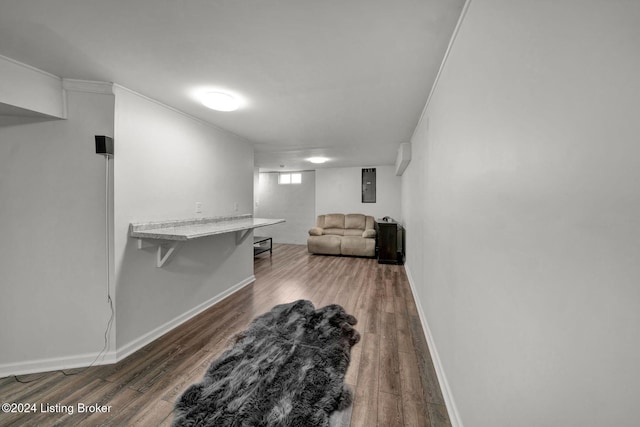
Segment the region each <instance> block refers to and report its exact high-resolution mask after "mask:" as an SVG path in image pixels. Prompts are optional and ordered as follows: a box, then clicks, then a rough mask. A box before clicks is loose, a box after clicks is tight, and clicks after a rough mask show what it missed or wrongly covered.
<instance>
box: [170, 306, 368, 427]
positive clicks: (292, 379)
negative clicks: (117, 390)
mask: <svg viewBox="0 0 640 427" xmlns="http://www.w3.org/2000/svg"><path fill="white" fill-rule="evenodd" d="M355 324H356V318H355V317H353V316H352V315H350V314H347V313H346V312H345V311H344V309H343V308H342V307H341V306H339V305H329V306H326V307H322V308H319V309H317V310H316V309H315V308H314V306H313V304H312V303H311V302H310V301H306V300H298V301H295V302H292V303H289V304H281V305H277V306H275V307H274V308H273V309H272V310H271V311H269V312H267V313H265V314H263V315H261V316H259V317H257V318H256V319H254V321H253V322H252V323H251V325H250V326H249V328H248V329H247V330H246V331H244V332H242V333H240V334H239V335H238V336H237V337H236V342H235V344H234V346H233V347H232V348H230V349H228V350H226V351H225V352H224V353H223V354H222V356H221V357H220V358H219V359H217V360H215V361H214V362H213V363H212V364H211V366H210V367H209V369H208V370H207V372H206V374H205V376H204V378H203V380H202V382H200V383H198V384H193V385H191V386H190V387H189V388H187V390H185V392H184V393H183V394H182V396H180V398H179V399H178V401H177V402H176V406H175V412H174V414H175V418H174V421H173V426H174V427H178V426H238V427H239V426H273V427H275V426H296V427H298V426H314V427H315V426H328V425H329V417H330V415H331V413H332V412H334V411H336V410H342V409H345V408H347V407H349V405H351V401H352V394H351V391H350V390H349V388H348V387H347V386H346V385H345V383H344V376H345V373H346V371H347V368H348V367H349V361H350V358H351V347H352V346H353V345H355V344H356V343H357V342H358V341H359V340H360V334H359V333H358V332H357V331H356V330H355V329H353V327H352V325H355Z"/></svg>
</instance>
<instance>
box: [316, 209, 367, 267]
mask: <svg viewBox="0 0 640 427" xmlns="http://www.w3.org/2000/svg"><path fill="white" fill-rule="evenodd" d="M307 249H308V251H309V252H310V253H314V254H325V255H353V256H366V257H372V256H375V254H376V230H375V220H374V219H373V217H372V216H368V215H362V214H347V215H345V214H327V215H318V219H317V221H316V226H315V227H313V228H312V229H310V230H309V238H308V239H307Z"/></svg>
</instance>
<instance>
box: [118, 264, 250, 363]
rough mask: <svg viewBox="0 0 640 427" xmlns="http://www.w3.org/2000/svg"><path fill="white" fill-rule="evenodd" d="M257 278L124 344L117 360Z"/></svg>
mask: <svg viewBox="0 0 640 427" xmlns="http://www.w3.org/2000/svg"><path fill="white" fill-rule="evenodd" d="M255 280H256V276H254V275H251V276H250V277H247V278H246V279H244V280H243V281H241V282H240V283H237V284H235V285H233V286H232V287H230V288H229V289H227V290H225V291H224V292H221V293H219V294H218V295H216V296H214V297H213V298H211V299H209V300H207V301H205V302H203V303H202V304H199V305H197V306H195V307H194V308H192V309H191V310H189V311H187V312H185V313H183V314H181V315H179V316H178V317H175V318H173V319H171V320H169V321H168V322H166V323H164V324H163V325H160V326H158V327H157V328H155V329H154V330H152V331H149V332H147V333H146V334H144V335H142V336H140V337H138V338H136V339H135V340H133V341H131V342H129V343H128V344H125V345H123V346H122V347H120V348H119V349H117V358H116V361H117V362H119V361H120V360H122V359H124V358H126V357H127V356H129V355H131V354H132V353H134V352H136V351H138V350H140V349H141V348H142V347H144V346H145V345H147V344H149V343H150V342H152V341H155V340H157V339H158V338H160V337H161V336H162V335H164V334H166V333H167V332H169V331H170V330H172V329H174V328H176V327H178V326H180V325H181V324H183V323H184V322H186V321H187V320H189V319H191V318H193V317H195V316H197V315H198V314H200V313H202V312H203V311H205V310H206V309H208V308H209V307H211V306H212V305H214V304H216V303H218V302H220V301H222V300H223V299H225V298H226V297H228V296H229V295H231V294H233V293H235V292H237V291H239V290H240V289H242V288H244V287H245V286H247V285H248V284H250V283H253V282H254V281H255Z"/></svg>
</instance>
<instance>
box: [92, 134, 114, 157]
mask: <svg viewBox="0 0 640 427" xmlns="http://www.w3.org/2000/svg"><path fill="white" fill-rule="evenodd" d="M96 154H103V155H105V156H113V138H110V137H108V136H104V135H96Z"/></svg>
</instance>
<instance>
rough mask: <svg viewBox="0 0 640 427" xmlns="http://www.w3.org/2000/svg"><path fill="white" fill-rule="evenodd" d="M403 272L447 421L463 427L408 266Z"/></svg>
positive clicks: (456, 426) (454, 425) (453, 426)
mask: <svg viewBox="0 0 640 427" xmlns="http://www.w3.org/2000/svg"><path fill="white" fill-rule="evenodd" d="M404 270H405V272H406V273H407V278H408V279H409V285H410V286H411V292H413V299H414V301H415V302H416V308H417V309H418V316H419V317H420V323H421V324H422V330H423V331H424V336H425V338H426V339H427V345H428V346H429V353H430V354H431V361H432V362H433V366H434V368H435V370H436V376H437V377H438V382H439V383H440V390H441V392H442V398H443V399H444V404H445V406H446V407H447V412H448V413H449V420H450V421H451V426H452V427H463V425H462V420H461V418H460V414H459V413H458V408H457V407H456V404H455V401H454V400H453V394H452V393H451V389H450V388H449V382H448V381H447V376H446V375H445V373H444V368H443V367H442V362H441V361H440V356H438V350H437V348H436V343H435V341H434V340H433V335H431V330H430V329H429V324H428V323H427V317H426V316H425V315H424V311H423V309H422V304H421V303H420V299H418V292H417V291H416V284H415V282H414V281H413V277H412V276H411V269H410V268H409V265H407V263H405V265H404Z"/></svg>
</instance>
